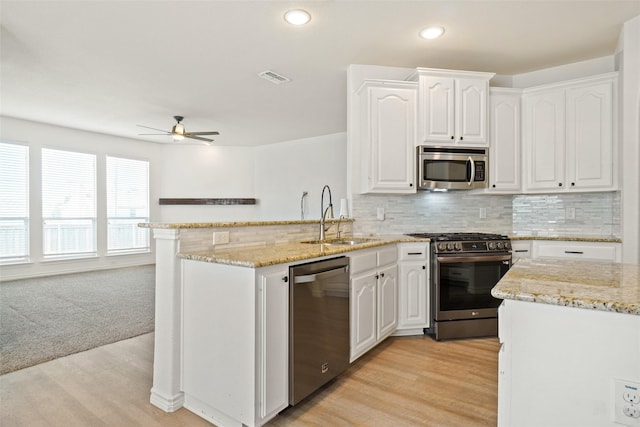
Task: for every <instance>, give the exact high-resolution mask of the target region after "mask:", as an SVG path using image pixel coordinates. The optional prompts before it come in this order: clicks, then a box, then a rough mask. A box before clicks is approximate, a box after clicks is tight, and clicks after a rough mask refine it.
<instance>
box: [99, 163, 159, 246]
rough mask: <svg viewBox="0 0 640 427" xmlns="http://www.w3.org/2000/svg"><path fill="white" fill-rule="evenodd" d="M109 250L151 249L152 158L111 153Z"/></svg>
mask: <svg viewBox="0 0 640 427" xmlns="http://www.w3.org/2000/svg"><path fill="white" fill-rule="evenodd" d="M107 219H108V227H107V229H108V237H107V242H108V243H107V251H108V252H109V253H116V252H122V251H132V250H148V249H149V229H147V228H140V227H138V223H140V222H149V162H146V161H142V160H133V159H125V158H119V157H110V156H107Z"/></svg>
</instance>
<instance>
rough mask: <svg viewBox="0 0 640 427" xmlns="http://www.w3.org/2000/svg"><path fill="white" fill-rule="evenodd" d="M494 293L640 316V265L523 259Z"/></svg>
mask: <svg viewBox="0 0 640 427" xmlns="http://www.w3.org/2000/svg"><path fill="white" fill-rule="evenodd" d="M491 294H492V295H493V296H494V297H496V298H500V299H511V300H519V301H527V302H537V303H543V304H552V305H561V306H566V307H577V308H584V309H589V310H599V311H612V312H615V313H626V314H633V315H637V316H640V265H635V264H618V263H612V262H604V261H579V260H566V259H521V260H519V261H518V262H517V263H515V264H514V265H513V266H512V267H511V269H509V271H508V272H507V274H505V276H504V277H503V278H502V279H501V280H500V281H499V282H498V284H497V285H496V286H495V287H494V288H493V290H492V291H491Z"/></svg>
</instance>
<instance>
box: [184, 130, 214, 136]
mask: <svg viewBox="0 0 640 427" xmlns="http://www.w3.org/2000/svg"><path fill="white" fill-rule="evenodd" d="M187 135H220V132H215V131H212V132H186V133H185V134H184V136H187Z"/></svg>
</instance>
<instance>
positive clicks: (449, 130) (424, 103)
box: [417, 68, 494, 146]
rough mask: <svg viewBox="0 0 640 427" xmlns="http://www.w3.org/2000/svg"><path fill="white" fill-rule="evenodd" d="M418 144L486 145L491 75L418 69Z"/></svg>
mask: <svg viewBox="0 0 640 427" xmlns="http://www.w3.org/2000/svg"><path fill="white" fill-rule="evenodd" d="M417 76H418V88H419V89H418V90H419V94H418V122H419V132H420V141H421V144H427V145H450V146H451V145H452V146H474V145H476V146H477V145H480V146H487V145H488V144H489V139H488V132H487V128H488V120H487V117H488V116H487V111H488V107H489V80H490V79H491V78H492V77H493V76H494V74H493V73H479V72H470V71H453V70H440V69H432V68H418V69H417Z"/></svg>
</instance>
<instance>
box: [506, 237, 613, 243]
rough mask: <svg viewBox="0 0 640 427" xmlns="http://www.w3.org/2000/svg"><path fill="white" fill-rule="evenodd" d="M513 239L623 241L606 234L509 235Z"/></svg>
mask: <svg viewBox="0 0 640 427" xmlns="http://www.w3.org/2000/svg"><path fill="white" fill-rule="evenodd" d="M509 238H510V239H511V240H549V241H561V242H604V243H622V239H620V238H619V237H613V236H610V237H604V236H509Z"/></svg>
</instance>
